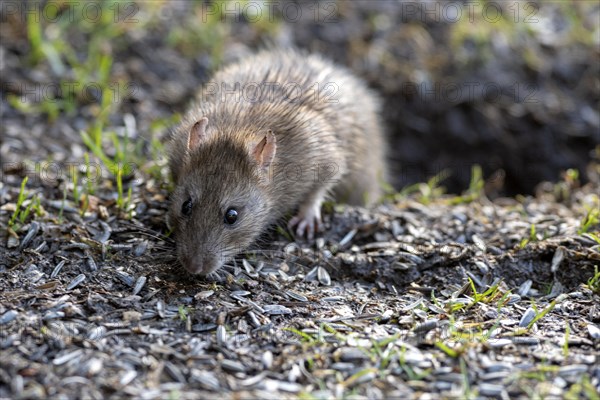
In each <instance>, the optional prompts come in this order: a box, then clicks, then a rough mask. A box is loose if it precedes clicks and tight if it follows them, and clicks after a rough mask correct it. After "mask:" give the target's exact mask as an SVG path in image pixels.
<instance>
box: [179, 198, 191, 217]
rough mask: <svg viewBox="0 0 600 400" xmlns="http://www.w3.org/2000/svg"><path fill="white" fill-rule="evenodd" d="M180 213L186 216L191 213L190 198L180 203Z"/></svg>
mask: <svg viewBox="0 0 600 400" xmlns="http://www.w3.org/2000/svg"><path fill="white" fill-rule="evenodd" d="M181 213H182V214H183V215H185V216H186V217H188V216H189V215H190V214H191V213H192V199H187V200H186V201H184V202H183V204H182V205H181Z"/></svg>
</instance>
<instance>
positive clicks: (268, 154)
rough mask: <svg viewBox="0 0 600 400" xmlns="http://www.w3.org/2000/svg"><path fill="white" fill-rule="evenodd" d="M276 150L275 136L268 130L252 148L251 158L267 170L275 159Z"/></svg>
mask: <svg viewBox="0 0 600 400" xmlns="http://www.w3.org/2000/svg"><path fill="white" fill-rule="evenodd" d="M276 149H277V143H276V139H275V134H274V133H273V131H272V130H270V129H269V130H268V131H267V133H266V134H265V136H264V137H263V138H262V140H261V141H260V142H258V144H257V145H256V146H254V149H253V150H252V157H254V159H255V160H256V162H257V163H258V165H260V166H261V168H263V169H267V168H269V165H271V163H272V162H273V160H274V159H275V150H276Z"/></svg>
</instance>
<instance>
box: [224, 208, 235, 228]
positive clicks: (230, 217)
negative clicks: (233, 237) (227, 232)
mask: <svg viewBox="0 0 600 400" xmlns="http://www.w3.org/2000/svg"><path fill="white" fill-rule="evenodd" d="M237 217H238V212H237V211H236V209H235V208H228V209H227V211H225V223H226V224H227V225H233V224H235V221H237Z"/></svg>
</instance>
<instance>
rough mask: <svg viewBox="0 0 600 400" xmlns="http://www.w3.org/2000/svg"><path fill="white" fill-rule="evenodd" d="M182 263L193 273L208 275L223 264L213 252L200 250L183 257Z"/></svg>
mask: <svg viewBox="0 0 600 400" xmlns="http://www.w3.org/2000/svg"><path fill="white" fill-rule="evenodd" d="M181 261H182V264H183V266H184V267H185V269H186V270H188V272H190V273H192V274H200V275H207V274H210V273H211V272H213V271H216V270H217V269H219V267H220V266H221V261H220V259H219V257H217V256H216V255H215V254H213V253H209V252H199V253H197V254H191V255H189V256H187V257H183V258H182V260H181Z"/></svg>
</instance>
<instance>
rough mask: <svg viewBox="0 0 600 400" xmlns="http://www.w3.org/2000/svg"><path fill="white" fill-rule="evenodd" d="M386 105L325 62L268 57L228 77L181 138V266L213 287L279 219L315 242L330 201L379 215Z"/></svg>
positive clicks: (176, 203) (177, 205)
mask: <svg viewBox="0 0 600 400" xmlns="http://www.w3.org/2000/svg"><path fill="white" fill-rule="evenodd" d="M378 112H379V101H378V98H377V97H376V96H375V95H374V94H373V93H372V92H371V91H370V90H369V89H368V88H367V86H366V85H365V84H364V83H363V82H362V81H361V80H359V79H358V78H356V77H354V76H353V75H352V74H351V73H350V72H349V71H348V70H346V69H345V68H343V67H339V66H336V65H334V64H332V63H330V62H328V61H326V60H324V59H322V58H321V57H320V56H317V55H308V54H303V53H300V52H296V51H282V50H278V51H266V50H265V51H262V52H259V53H258V54H255V55H253V56H251V57H249V58H247V59H245V60H243V61H241V62H239V63H236V64H233V65H230V66H228V67H226V68H224V69H222V70H221V71H219V72H217V73H216V74H215V75H214V77H213V78H212V80H211V81H210V82H208V83H206V84H205V85H204V86H203V87H202V89H201V92H200V95H199V99H198V103H197V104H196V105H194V106H193V107H192V108H191V110H190V111H189V112H188V113H187V114H186V115H185V116H184V118H183V120H182V122H181V124H180V125H179V126H178V127H177V128H176V129H175V130H174V131H173V133H172V134H171V138H170V159H169V166H170V169H171V173H172V175H173V179H174V181H175V190H174V192H173V194H172V198H171V205H170V210H169V216H168V218H169V222H170V225H171V226H172V228H173V229H174V233H175V239H176V242H177V249H178V257H179V260H180V262H181V263H182V264H183V266H184V267H185V268H186V269H187V270H188V271H189V272H192V273H199V274H201V275H206V274H208V273H211V272H213V271H215V270H217V269H218V268H220V267H221V266H222V265H223V263H224V262H225V261H226V260H227V259H229V258H231V257H233V256H235V255H236V254H238V253H239V252H241V251H243V250H245V249H246V248H247V247H248V246H250V245H251V244H252V242H254V240H255V239H256V238H257V237H258V236H259V235H260V234H261V233H262V232H263V231H264V230H265V229H266V228H267V227H269V226H270V225H271V224H272V223H274V222H275V221H276V220H277V219H278V218H280V217H282V216H283V215H284V214H285V213H287V212H289V211H294V210H297V216H295V217H294V218H292V219H291V220H290V222H289V225H290V227H295V230H296V233H297V234H298V235H304V234H305V233H306V234H307V235H308V237H309V238H312V235H313V233H314V231H315V229H318V228H319V223H320V217H321V215H320V208H321V203H322V202H323V199H324V198H325V197H326V196H327V195H328V194H329V193H330V192H333V194H334V195H335V198H336V199H337V200H338V201H342V202H346V203H350V204H357V205H369V204H372V203H373V202H374V201H376V200H378V199H379V198H380V196H381V186H380V184H381V183H382V181H383V180H385V178H386V166H385V159H384V158H385V154H384V153H385V151H384V139H383V132H382V127H381V123H380V121H379V116H378Z"/></svg>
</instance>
